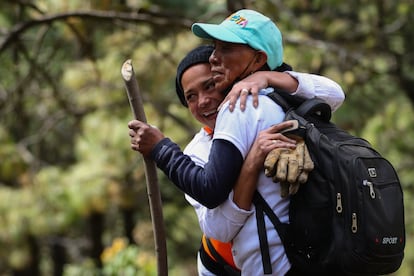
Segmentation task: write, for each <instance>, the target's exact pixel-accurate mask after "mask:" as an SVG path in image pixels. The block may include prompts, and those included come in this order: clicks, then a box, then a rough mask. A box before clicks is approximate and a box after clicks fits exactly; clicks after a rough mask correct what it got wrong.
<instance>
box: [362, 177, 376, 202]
mask: <svg viewBox="0 0 414 276" xmlns="http://www.w3.org/2000/svg"><path fill="white" fill-rule="evenodd" d="M362 185H364V186H368V188H369V195H370V196H371V198H372V199H375V190H374V184H372V182H370V181H368V180H366V179H364V180H363V181H362Z"/></svg>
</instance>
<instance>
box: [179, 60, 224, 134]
mask: <svg viewBox="0 0 414 276" xmlns="http://www.w3.org/2000/svg"><path fill="white" fill-rule="evenodd" d="M181 84H182V87H183V90H184V97H185V100H186V102H187V104H188V109H189V110H190V112H191V114H193V116H194V117H195V118H196V119H197V120H198V121H199V122H201V123H202V124H204V125H206V126H208V127H209V128H211V129H214V126H215V124H216V118H217V113H218V111H217V108H218V106H219V105H220V103H221V102H222V101H223V99H224V95H223V94H222V93H220V92H219V91H220V90H217V89H216V88H215V83H214V80H213V76H212V74H211V71H210V64H208V63H199V64H196V65H194V66H191V67H189V68H188V69H187V70H186V71H185V72H184V73H183V76H182V78H181Z"/></svg>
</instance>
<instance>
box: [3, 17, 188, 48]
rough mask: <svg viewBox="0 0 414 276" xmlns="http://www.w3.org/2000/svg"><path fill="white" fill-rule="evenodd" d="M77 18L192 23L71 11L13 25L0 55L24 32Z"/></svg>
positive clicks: (159, 23)
mask: <svg viewBox="0 0 414 276" xmlns="http://www.w3.org/2000/svg"><path fill="white" fill-rule="evenodd" d="M72 17H78V18H81V19H94V20H108V21H112V20H122V21H132V22H142V23H148V24H152V25H156V26H176V27H182V28H190V27H191V24H192V21H191V20H188V19H185V18H178V17H173V16H167V15H158V16H155V15H148V14H142V13H126V12H113V11H97V10H95V11H73V12H68V13H60V14H55V15H51V16H44V17H41V18H38V19H32V20H29V21H26V22H22V23H19V24H17V25H14V27H13V28H12V29H11V31H10V32H9V33H8V34H7V35H6V37H5V38H4V39H3V41H1V42H0V54H1V53H2V52H3V51H4V50H5V49H6V48H7V47H8V46H9V45H10V44H11V43H13V42H14V41H15V40H17V39H18V38H19V37H20V36H21V35H22V34H23V33H24V32H25V31H26V30H28V29H30V28H32V27H35V26H37V25H42V24H51V23H53V22H55V21H63V20H67V19H68V18H72Z"/></svg>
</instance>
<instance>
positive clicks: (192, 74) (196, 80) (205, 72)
mask: <svg viewBox="0 0 414 276" xmlns="http://www.w3.org/2000/svg"><path fill="white" fill-rule="evenodd" d="M210 68H211V67H210V63H199V64H196V65H193V66H191V67H189V68H188V69H187V70H185V72H184V73H183V76H182V78H181V85H182V86H183V88H184V91H186V90H188V89H190V88H191V87H192V86H196V85H200V84H203V83H204V82H206V81H207V80H209V79H211V77H212V74H211V70H210Z"/></svg>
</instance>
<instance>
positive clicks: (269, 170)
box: [264, 149, 281, 176]
mask: <svg viewBox="0 0 414 276" xmlns="http://www.w3.org/2000/svg"><path fill="white" fill-rule="evenodd" d="M280 153H281V149H274V150H272V151H271V152H269V154H268V155H267V156H266V159H265V162H264V168H265V175H266V176H273V175H274V174H275V173H276V166H275V164H276V163H277V160H279V156H280Z"/></svg>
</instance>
